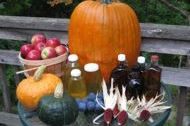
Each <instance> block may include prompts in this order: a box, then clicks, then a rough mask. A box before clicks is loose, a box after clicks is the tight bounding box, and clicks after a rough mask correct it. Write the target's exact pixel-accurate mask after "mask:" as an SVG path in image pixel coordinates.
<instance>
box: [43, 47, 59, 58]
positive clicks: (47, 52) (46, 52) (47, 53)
mask: <svg viewBox="0 0 190 126" xmlns="http://www.w3.org/2000/svg"><path fill="white" fill-rule="evenodd" d="M56 56H57V54H56V51H55V49H54V48H53V47H45V48H44V49H43V50H42V52H41V57H42V59H49V58H53V57H56Z"/></svg>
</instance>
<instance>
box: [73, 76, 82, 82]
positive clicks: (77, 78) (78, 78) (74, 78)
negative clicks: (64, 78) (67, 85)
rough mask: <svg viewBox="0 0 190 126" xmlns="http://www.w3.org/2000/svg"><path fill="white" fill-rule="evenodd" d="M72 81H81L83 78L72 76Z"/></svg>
mask: <svg viewBox="0 0 190 126" xmlns="http://www.w3.org/2000/svg"><path fill="white" fill-rule="evenodd" d="M72 79H73V80H75V81H76V80H80V79H81V76H78V77H75V76H72Z"/></svg>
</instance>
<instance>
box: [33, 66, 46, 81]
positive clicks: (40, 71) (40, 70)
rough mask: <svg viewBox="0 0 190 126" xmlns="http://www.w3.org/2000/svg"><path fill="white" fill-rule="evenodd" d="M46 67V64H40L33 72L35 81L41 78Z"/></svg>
mask: <svg viewBox="0 0 190 126" xmlns="http://www.w3.org/2000/svg"><path fill="white" fill-rule="evenodd" d="M45 69H46V66H45V65H41V66H40V67H39V68H38V69H37V70H36V72H35V73H34V80H35V81H38V80H40V79H41V78H42V74H43V73H44V71H45Z"/></svg>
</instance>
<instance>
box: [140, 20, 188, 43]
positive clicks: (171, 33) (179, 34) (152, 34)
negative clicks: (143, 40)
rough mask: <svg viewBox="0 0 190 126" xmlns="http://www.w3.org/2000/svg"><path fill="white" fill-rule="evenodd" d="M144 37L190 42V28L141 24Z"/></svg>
mask: <svg viewBox="0 0 190 126" xmlns="http://www.w3.org/2000/svg"><path fill="white" fill-rule="evenodd" d="M141 31H142V32H141V33H142V36H143V37H148V38H161V39H164V38H165V39H174V40H187V41H189V40H190V26H182V25H165V24H153V23H141Z"/></svg>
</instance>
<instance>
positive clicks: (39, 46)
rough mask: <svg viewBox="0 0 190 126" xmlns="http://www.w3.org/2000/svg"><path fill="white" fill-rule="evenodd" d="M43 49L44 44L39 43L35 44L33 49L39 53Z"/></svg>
mask: <svg viewBox="0 0 190 126" xmlns="http://www.w3.org/2000/svg"><path fill="white" fill-rule="evenodd" d="M45 47H46V44H45V43H43V42H40V43H37V44H36V45H35V46H34V49H35V50H38V51H40V52H41V51H42V50H43V49H44V48H45Z"/></svg>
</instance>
